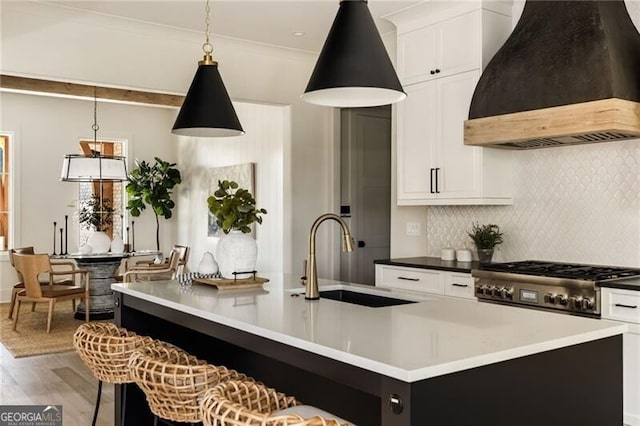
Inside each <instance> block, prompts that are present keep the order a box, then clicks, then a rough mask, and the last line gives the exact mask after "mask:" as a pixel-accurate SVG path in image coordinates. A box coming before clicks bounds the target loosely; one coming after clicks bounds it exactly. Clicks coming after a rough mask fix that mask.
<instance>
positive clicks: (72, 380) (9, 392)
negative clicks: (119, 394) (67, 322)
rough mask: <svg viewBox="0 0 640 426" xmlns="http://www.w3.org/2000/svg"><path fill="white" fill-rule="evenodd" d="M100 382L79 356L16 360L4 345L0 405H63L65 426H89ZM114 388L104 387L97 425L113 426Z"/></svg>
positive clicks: (0, 350)
mask: <svg viewBox="0 0 640 426" xmlns="http://www.w3.org/2000/svg"><path fill="white" fill-rule="evenodd" d="M97 390H98V381H97V380H96V379H95V378H94V377H93V376H92V375H91V373H90V372H89V370H88V369H87V368H86V367H85V366H84V364H83V363H82V361H81V360H80V358H79V357H78V355H77V354H76V353H75V352H63V353H58V354H51V355H41V356H33V357H27V358H17V359H16V358H14V357H13V356H12V355H11V353H10V352H9V351H7V349H6V348H5V347H4V346H3V345H2V344H0V405H31V404H37V405H62V419H63V425H64V426H89V425H91V419H92V417H93V409H94V403H95V398H96V394H97ZM113 410H114V407H113V385H110V384H106V383H105V384H104V385H103V388H102V403H101V404H100V415H99V417H98V422H97V424H98V425H99V426H113V424H114V420H113V417H114V416H113Z"/></svg>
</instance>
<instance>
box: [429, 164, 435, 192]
mask: <svg viewBox="0 0 640 426" xmlns="http://www.w3.org/2000/svg"><path fill="white" fill-rule="evenodd" d="M434 170H435V169H433V168H431V169H429V185H430V191H431V193H432V194H435V191H434V190H433V171H434Z"/></svg>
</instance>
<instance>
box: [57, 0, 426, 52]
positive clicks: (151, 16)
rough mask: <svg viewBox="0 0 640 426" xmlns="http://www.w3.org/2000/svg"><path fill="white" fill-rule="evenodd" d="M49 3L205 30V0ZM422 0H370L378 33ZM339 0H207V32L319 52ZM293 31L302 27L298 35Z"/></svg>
mask: <svg viewBox="0 0 640 426" xmlns="http://www.w3.org/2000/svg"><path fill="white" fill-rule="evenodd" d="M46 3H48V4H56V5H62V6H65V7H70V8H76V9H82V10H86V11H91V12H97V13H102V14H106V15H112V16H118V17H123V18H126V19H133V20H137V21H145V22H152V23H157V24H162V25H168V26H171V27H177V28H184V29H188V30H194V31H201V32H204V26H205V23H204V20H205V1H204V0H200V1H193V0H88V1H85V0H73V1H55V0H54V1H46ZM418 3H422V1H418V0H371V1H369V9H370V10H371V14H372V15H373V17H374V19H375V21H376V25H377V26H378V29H379V31H380V33H381V34H386V33H388V32H391V31H393V29H394V27H393V24H391V23H390V22H389V21H387V20H386V19H384V18H382V16H385V15H387V14H389V13H392V12H396V11H399V10H401V9H405V8H407V7H410V6H412V5H415V4H418ZM338 4H339V2H338V0H287V1H269V0H253V1H249V0H247V1H244V0H215V1H211V17H212V22H211V33H213V34H218V35H224V36H227V37H234V38H239V39H244V40H252V41H257V42H262V43H268V44H272V45H277V46H285V47H289V48H294V49H302V50H308V51H313V52H318V51H320V49H321V48H322V44H323V42H324V39H325V37H326V35H327V33H328V31H329V28H330V27H331V23H332V22H333V18H334V17H335V15H336V11H337V10H338ZM294 32H303V33H304V34H303V35H301V36H295V35H293V33H294Z"/></svg>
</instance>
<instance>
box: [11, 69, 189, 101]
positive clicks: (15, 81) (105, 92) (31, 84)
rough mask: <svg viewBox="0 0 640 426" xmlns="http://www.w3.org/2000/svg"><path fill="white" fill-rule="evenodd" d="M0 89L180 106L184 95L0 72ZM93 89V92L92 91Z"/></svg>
mask: <svg viewBox="0 0 640 426" xmlns="http://www.w3.org/2000/svg"><path fill="white" fill-rule="evenodd" d="M0 90H17V91H26V92H36V93H55V94H58V95H65V96H78V97H83V98H93V97H94V95H95V97H97V98H99V99H110V100H114V101H121V102H131V103H137V104H147V105H161V106H170V107H180V106H181V105H182V101H183V100H184V96H180V95H170V94H167V93H155V92H143V91H140V90H130V89H117V88H114V87H103V86H91V85H88V84H78V83H65V82H62V81H54V80H41V79H37V78H27V77H18V76H13V75H7V74H0ZM94 90H95V93H94Z"/></svg>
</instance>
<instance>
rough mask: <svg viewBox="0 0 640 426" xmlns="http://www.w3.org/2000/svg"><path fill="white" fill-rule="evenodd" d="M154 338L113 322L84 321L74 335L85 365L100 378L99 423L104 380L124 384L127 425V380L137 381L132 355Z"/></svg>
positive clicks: (97, 406) (76, 346)
mask: <svg viewBox="0 0 640 426" xmlns="http://www.w3.org/2000/svg"><path fill="white" fill-rule="evenodd" d="M152 341H153V339H151V338H150V337H144V336H138V335H137V334H135V333H132V332H130V331H127V330H125V329H124V328H120V327H118V326H116V325H115V324H112V323H86V324H82V325H81V326H80V327H78V329H77V330H76V332H75V334H74V335H73V345H74V347H75V348H76V351H77V352H78V355H80V358H81V359H82V361H83V362H84V363H85V365H86V366H87V367H88V368H89V370H91V372H92V373H93V375H94V376H95V378H96V379H98V397H97V398H96V408H95V411H94V413H93V421H92V422H91V424H92V426H95V424H96V420H97V418H98V410H99V409H100V397H101V395H102V382H107V383H113V384H123V385H124V387H123V401H124V402H123V407H122V413H121V414H122V418H121V423H120V424H121V425H124V415H125V409H126V405H125V404H126V400H127V398H126V396H127V386H126V385H127V383H131V382H133V380H132V379H131V374H130V370H129V357H130V356H131V354H132V353H133V352H134V351H135V350H137V349H139V348H142V347H144V346H145V345H149V344H151V342H152Z"/></svg>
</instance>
